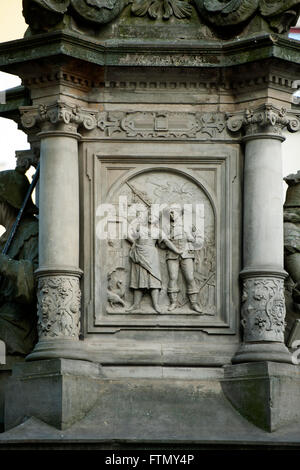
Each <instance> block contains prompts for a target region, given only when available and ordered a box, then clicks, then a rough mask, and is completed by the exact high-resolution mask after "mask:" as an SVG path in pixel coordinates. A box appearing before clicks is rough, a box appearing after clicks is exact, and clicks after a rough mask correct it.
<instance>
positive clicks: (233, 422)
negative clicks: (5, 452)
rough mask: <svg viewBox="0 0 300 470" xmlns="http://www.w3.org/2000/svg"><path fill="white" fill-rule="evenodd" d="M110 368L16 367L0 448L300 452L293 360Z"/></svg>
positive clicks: (64, 363) (71, 364)
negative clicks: (221, 365)
mask: <svg viewBox="0 0 300 470" xmlns="http://www.w3.org/2000/svg"><path fill="white" fill-rule="evenodd" d="M112 369H113V368H111V367H110V368H105V367H104V368H103V369H101V372H100V373H99V365H97V364H91V363H88V362H84V361H72V360H49V361H42V362H33V363H26V364H20V365H18V366H15V368H14V372H13V377H12V383H11V385H10V386H9V389H8V392H7V395H6V429H7V430H6V432H3V433H0V450H1V449H19V448H24V449H27V448H28V449H29V448H30V449H31V448H32V449H39V448H43V449H60V448H64V449H65V448H68V449H73V448H74V449H75V448H76V449H79V448H80V449H106V450H107V449H163V448H165V449H167V448H172V449H175V448H176V449H180V448H181V449H183V448H185V449H189V448H195V449H223V448H226V449H231V448H232V449H246V448H247V449H248V448H249V449H250V448H251V449H254V448H255V449H259V448H267V449H275V448H276V449H286V448H293V449H294V448H300V432H299V430H300V412H299V411H298V408H299V406H298V403H299V391H300V383H299V380H300V372H299V367H297V366H290V365H286V364H275V363H262V364H243V365H237V366H232V367H226V368H225V379H223V374H222V372H223V370H224V368H218V369H217V368H216V369H207V368H190V369H187V368H185V369H183V370H182V371H179V369H180V368H176V369H175V368H160V369H159V370H158V371H157V377H156V378H155V377H153V374H154V373H155V371H154V370H153V368H151V369H150V370H148V369H147V368H146V367H145V368H141V367H140V368H135V367H134V366H130V367H128V368H125V370H124V371H122V370H121V367H118V368H116V370H112ZM136 369H137V370H136ZM102 373H103V375H102V376H101V374H102ZM159 373H160V374H161V376H160V377H158V374H159ZM151 374H152V376H150V375H151ZM176 375H177V378H176ZM178 375H180V376H181V378H180V379H179V378H178ZM224 392H225V393H224ZM228 398H229V399H228ZM270 398H272V402H271V403H270ZM268 404H269V405H268ZM233 405H234V406H233ZM246 407H248V415H246V411H245V410H246ZM255 417H256V418H257V419H256V420H255V419H254V418H255ZM246 418H247V419H246ZM250 420H251V421H252V422H250ZM254 422H255V424H256V425H254V424H253V423H254ZM72 423H73V424H72ZM13 426H15V427H13ZM257 426H260V427H257ZM279 427H280V429H278V430H275V431H273V432H270V430H274V429H277V428H279ZM62 428H64V431H63V432H62V431H61V429H62Z"/></svg>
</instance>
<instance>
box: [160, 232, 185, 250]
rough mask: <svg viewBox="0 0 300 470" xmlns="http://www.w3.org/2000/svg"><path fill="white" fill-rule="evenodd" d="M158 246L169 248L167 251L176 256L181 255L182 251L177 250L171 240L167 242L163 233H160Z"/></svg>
mask: <svg viewBox="0 0 300 470" xmlns="http://www.w3.org/2000/svg"><path fill="white" fill-rule="evenodd" d="M159 244H164V245H165V246H166V247H167V248H169V250H171V251H173V252H174V253H176V255H181V254H182V251H179V250H177V248H176V246H175V245H174V243H172V242H171V240H169V238H167V236H166V235H165V233H164V232H161V236H160V240H159Z"/></svg>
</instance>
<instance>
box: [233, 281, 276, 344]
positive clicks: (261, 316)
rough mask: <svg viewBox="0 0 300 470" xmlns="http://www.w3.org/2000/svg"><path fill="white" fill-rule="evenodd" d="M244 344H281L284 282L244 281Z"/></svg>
mask: <svg viewBox="0 0 300 470" xmlns="http://www.w3.org/2000/svg"><path fill="white" fill-rule="evenodd" d="M242 302H243V305H242V321H241V323H242V326H243V327H244V341H246V342H247V341H282V342H283V340H284V329H285V299H284V281H283V280H282V279H277V278H272V277H264V278H261V277H257V278H253V279H246V280H245V281H244V289H243V298H242Z"/></svg>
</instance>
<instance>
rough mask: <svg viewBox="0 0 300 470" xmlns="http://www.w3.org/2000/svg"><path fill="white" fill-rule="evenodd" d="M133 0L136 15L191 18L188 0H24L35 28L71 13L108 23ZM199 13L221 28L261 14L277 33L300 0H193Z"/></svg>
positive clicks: (296, 10)
mask: <svg viewBox="0 0 300 470" xmlns="http://www.w3.org/2000/svg"><path fill="white" fill-rule="evenodd" d="M128 3H132V7H131V10H130V11H131V13H132V14H133V15H135V16H146V15H148V16H149V17H150V18H151V19H153V20H155V19H157V18H163V19H164V20H168V19H169V18H171V16H175V17H176V18H178V19H183V18H189V17H190V16H191V15H192V11H193V7H192V6H191V5H190V3H189V2H188V1H187V0H23V13H24V17H25V20H26V22H27V23H28V24H29V25H30V27H31V29H32V30H33V31H35V30H36V31H40V30H47V29H49V28H51V27H53V26H55V25H57V24H58V23H59V22H61V21H62V20H63V17H64V14H66V13H68V14H70V15H73V16H74V17H75V18H78V19H80V20H82V21H83V22H88V23H91V24H98V25H101V24H105V23H109V22H110V21H112V20H113V19H114V18H116V17H117V16H118V15H119V14H120V13H121V11H122V10H123V8H124V7H125V6H126V5H128ZM191 3H194V5H195V7H196V9H197V11H198V13H199V15H200V17H201V19H202V20H204V21H206V22H207V23H208V24H211V25H212V26H215V27H217V28H219V29H224V28H225V29H227V28H230V27H232V26H235V25H244V24H246V22H249V21H250V20H251V18H253V17H254V15H260V17H261V18H262V19H264V20H265V21H266V22H267V23H268V25H269V27H270V28H271V29H273V30H275V31H276V32H278V33H283V32H286V31H288V29H289V27H290V26H291V25H292V24H294V23H295V21H296V20H297V17H298V16H299V8H300V0H284V1H283V0H193V2H191Z"/></svg>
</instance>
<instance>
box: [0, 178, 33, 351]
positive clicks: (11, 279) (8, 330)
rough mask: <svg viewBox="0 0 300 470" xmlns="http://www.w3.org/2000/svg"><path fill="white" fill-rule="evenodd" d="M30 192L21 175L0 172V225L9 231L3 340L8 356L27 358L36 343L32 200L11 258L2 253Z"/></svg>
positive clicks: (2, 284) (0, 291) (1, 309)
mask: <svg viewBox="0 0 300 470" xmlns="http://www.w3.org/2000/svg"><path fill="white" fill-rule="evenodd" d="M28 188H29V181H28V179H27V178H26V176H25V175H24V174H23V173H22V172H20V171H18V170H7V171H1V172H0V225H3V226H4V227H5V229H6V231H5V233H4V234H3V235H2V237H1V238H0V340H2V341H4V342H5V345H6V353H7V354H11V355H24V356H25V355H27V354H29V353H30V352H31V351H32V349H33V347H34V345H35V343H36V341H37V317H36V292H35V280H34V270H35V269H36V268H37V267H38V220H37V218H36V217H35V216H34V214H35V213H36V212H37V208H36V207H35V206H34V204H33V202H32V200H31V199H30V200H29V201H28V203H27V206H26V209H25V212H24V214H23V218H22V219H21V222H20V225H19V227H18V230H17V232H16V235H15V237H14V239H13V241H12V244H11V246H10V248H9V251H8V254H7V255H5V254H3V253H2V250H3V248H4V245H5V242H6V240H7V238H8V237H9V234H10V231H11V228H12V226H13V224H14V221H15V219H16V217H17V215H18V210H19V209H20V208H21V206H22V203H23V201H24V199H25V196H26V193H27V191H28Z"/></svg>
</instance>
